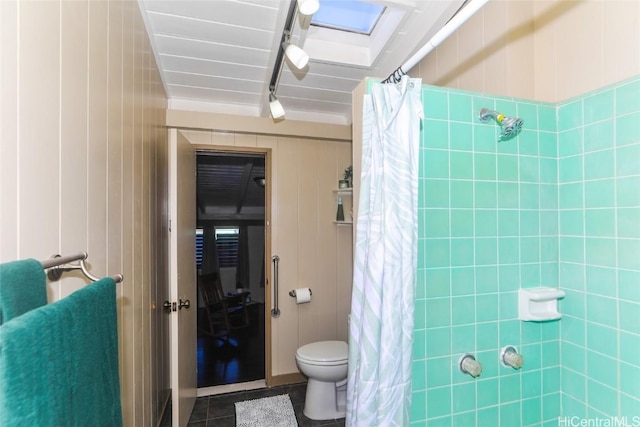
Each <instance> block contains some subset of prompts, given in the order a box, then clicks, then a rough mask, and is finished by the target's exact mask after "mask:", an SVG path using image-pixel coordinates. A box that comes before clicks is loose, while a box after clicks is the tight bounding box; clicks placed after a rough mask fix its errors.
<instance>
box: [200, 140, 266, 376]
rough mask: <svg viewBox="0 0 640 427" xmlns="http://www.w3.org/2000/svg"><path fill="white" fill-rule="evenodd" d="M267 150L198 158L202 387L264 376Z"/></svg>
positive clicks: (204, 153)
mask: <svg viewBox="0 0 640 427" xmlns="http://www.w3.org/2000/svg"><path fill="white" fill-rule="evenodd" d="M264 183H265V155H264V154H262V153H256V154H252V153H246V154H245V153H224V152H210V151H202V152H198V155H197V192H196V195H197V212H198V218H197V230H196V239H197V241H196V243H197V263H198V348H197V355H198V363H197V365H198V387H211V386H220V385H226V384H235V383H240V382H248V381H255V380H262V379H264V378H265V323H264V319H265V317H264V316H265V288H264V282H265V280H264V267H265V265H264V262H265V253H264V248H265V188H264Z"/></svg>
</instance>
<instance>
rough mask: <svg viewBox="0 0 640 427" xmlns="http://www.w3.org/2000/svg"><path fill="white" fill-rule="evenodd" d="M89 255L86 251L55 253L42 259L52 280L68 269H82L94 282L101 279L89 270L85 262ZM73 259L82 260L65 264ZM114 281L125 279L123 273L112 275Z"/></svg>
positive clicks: (43, 266)
mask: <svg viewBox="0 0 640 427" xmlns="http://www.w3.org/2000/svg"><path fill="white" fill-rule="evenodd" d="M88 257H89V254H87V253H86V252H80V253H77V254H75V255H68V256H60V255H54V256H53V257H51V258H50V259H47V260H45V261H40V264H42V268H43V269H44V270H49V271H48V272H47V275H48V276H49V279H51V280H58V279H60V277H61V276H62V273H63V272H64V271H66V270H81V271H82V273H83V274H84V275H85V276H87V278H89V279H90V280H91V281H92V282H97V281H98V280H100V278H99V277H96V276H94V275H93V274H91V273H90V272H89V270H88V269H87V266H86V265H85V264H84V262H85V260H86V259H87V258H88ZM73 261H80V263H79V264H77V265H65V264H68V263H70V262H73ZM112 279H113V281H114V282H116V283H120V282H122V281H123V280H124V277H123V276H122V274H116V275H115V276H113V277H112Z"/></svg>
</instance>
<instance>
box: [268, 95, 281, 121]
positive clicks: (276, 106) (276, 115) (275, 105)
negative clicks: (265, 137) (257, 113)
mask: <svg viewBox="0 0 640 427" xmlns="http://www.w3.org/2000/svg"><path fill="white" fill-rule="evenodd" d="M269 110H270V111H271V117H273V119H274V120H275V119H280V118H282V117H284V108H282V104H280V101H278V98H276V95H275V94H274V93H273V92H269Z"/></svg>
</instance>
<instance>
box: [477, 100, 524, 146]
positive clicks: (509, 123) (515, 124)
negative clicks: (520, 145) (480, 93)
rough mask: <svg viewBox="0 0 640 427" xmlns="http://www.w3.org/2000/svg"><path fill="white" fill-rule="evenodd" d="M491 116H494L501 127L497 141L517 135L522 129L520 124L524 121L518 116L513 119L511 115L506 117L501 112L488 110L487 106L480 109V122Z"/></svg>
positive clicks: (484, 121) (487, 119) (486, 120)
mask: <svg viewBox="0 0 640 427" xmlns="http://www.w3.org/2000/svg"><path fill="white" fill-rule="evenodd" d="M491 118H494V119H495V121H496V122H497V123H498V124H499V125H500V128H501V129H502V132H501V133H500V139H499V141H506V140H509V139H511V138H513V137H515V136H516V135H518V134H519V133H520V131H521V130H522V124H523V123H524V120H522V119H520V118H515V119H514V118H511V117H507V116H505V115H504V114H502V113H498V112H497V111H494V110H489V109H488V108H483V109H482V110H480V121H481V122H483V123H486V122H488V121H489V120H490V119H491Z"/></svg>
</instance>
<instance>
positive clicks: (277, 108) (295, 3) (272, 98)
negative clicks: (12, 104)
mask: <svg viewBox="0 0 640 427" xmlns="http://www.w3.org/2000/svg"><path fill="white" fill-rule="evenodd" d="M0 1H1V0H0ZM319 7H320V0H291V3H289V11H288V12H287V19H286V21H285V24H284V29H283V30H282V38H281V39H280V46H279V49H278V54H277V55H276V62H275V64H274V66H273V71H272V72H271V81H270V82H269V110H270V112H271V117H273V119H274V120H277V119H282V118H284V108H282V104H280V101H278V98H277V97H276V89H277V87H278V82H279V81H280V74H281V73H282V64H283V62H284V57H285V56H286V57H287V58H289V61H291V64H293V66H294V67H296V68H297V69H299V70H301V69H303V68H304V67H306V66H307V64H308V63H309V55H308V54H307V53H306V52H305V51H304V50H302V49H300V48H299V47H298V46H296V45H294V44H293V43H291V30H292V28H293V21H294V20H295V17H296V10H297V12H298V13H299V14H300V15H313V14H314V13H315V12H316V11H317V10H318V8H319Z"/></svg>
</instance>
